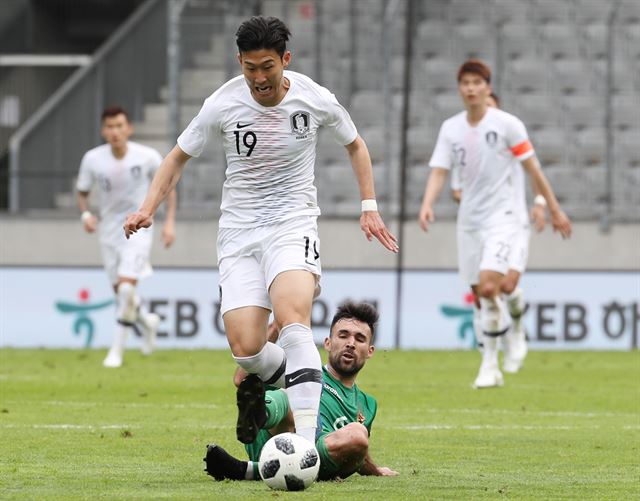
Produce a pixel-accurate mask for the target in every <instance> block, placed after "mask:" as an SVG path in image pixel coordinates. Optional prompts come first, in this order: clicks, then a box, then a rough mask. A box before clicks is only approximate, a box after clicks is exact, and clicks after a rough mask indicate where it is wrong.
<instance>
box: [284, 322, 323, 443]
mask: <svg viewBox="0 0 640 501" xmlns="http://www.w3.org/2000/svg"><path fill="white" fill-rule="evenodd" d="M279 343H280V346H282V348H283V349H284V351H285V353H286V354H287V371H286V374H287V375H286V378H285V383H286V388H287V396H288V397H289V406H290V407H291V412H292V413H293V420H294V422H295V426H296V433H297V434H298V435H301V436H303V437H304V438H306V439H307V440H309V441H311V443H312V444H315V442H316V428H317V427H318V408H319V407H320V393H322V360H321V359H320V353H318V348H316V345H315V343H314V342H313V334H312V333H311V329H310V328H309V327H307V326H305V325H302V324H289V325H286V326H284V327H283V328H282V330H281V331H280V339H279Z"/></svg>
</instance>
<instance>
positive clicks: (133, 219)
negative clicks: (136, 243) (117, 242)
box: [124, 211, 153, 239]
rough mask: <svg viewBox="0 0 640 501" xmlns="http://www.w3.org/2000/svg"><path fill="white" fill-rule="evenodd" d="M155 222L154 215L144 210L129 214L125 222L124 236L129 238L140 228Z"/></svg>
mask: <svg viewBox="0 0 640 501" xmlns="http://www.w3.org/2000/svg"><path fill="white" fill-rule="evenodd" d="M152 224H153V217H152V216H150V215H149V214H145V213H143V212H140V211H138V212H134V213H133V214H129V215H128V216H127V219H126V220H125V222H124V236H125V237H127V239H128V238H129V237H130V236H131V235H132V234H133V233H136V232H137V231H138V230H139V229H140V228H148V227H149V226H151V225H152Z"/></svg>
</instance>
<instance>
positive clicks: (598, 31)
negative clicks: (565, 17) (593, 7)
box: [580, 2, 608, 59]
mask: <svg viewBox="0 0 640 501" xmlns="http://www.w3.org/2000/svg"><path fill="white" fill-rule="evenodd" d="M598 3H604V2H598ZM607 30H608V28H607V25H606V24H602V23H597V24H587V25H584V26H582V27H581V29H580V32H581V37H580V38H581V41H582V45H583V48H584V51H583V52H584V54H585V55H586V56H587V57H588V58H589V59H603V58H605V57H606V55H607Z"/></svg>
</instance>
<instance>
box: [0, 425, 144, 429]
mask: <svg viewBox="0 0 640 501" xmlns="http://www.w3.org/2000/svg"><path fill="white" fill-rule="evenodd" d="M0 427H2V428H33V429H36V430H39V429H43V430H120V429H130V428H131V429H134V428H138V426H131V425H128V424H105V425H93V424H67V423H63V424H11V423H6V424H2V425H0Z"/></svg>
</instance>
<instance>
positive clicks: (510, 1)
mask: <svg viewBox="0 0 640 501" xmlns="http://www.w3.org/2000/svg"><path fill="white" fill-rule="evenodd" d="M492 19H493V20H494V21H495V22H496V23H518V24H526V23H529V22H531V2H529V1H528V0H494V2H493V15H492Z"/></svg>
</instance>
